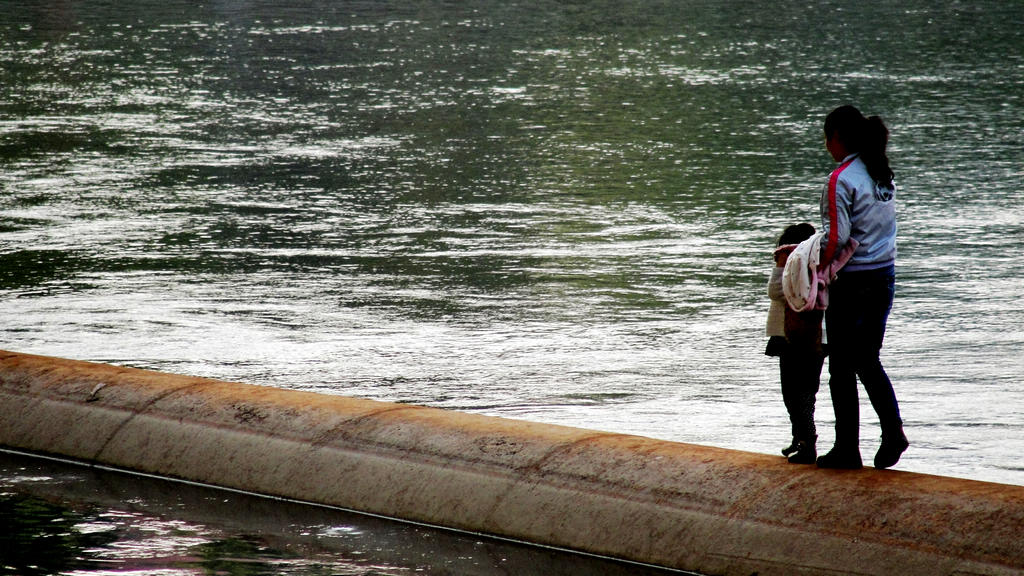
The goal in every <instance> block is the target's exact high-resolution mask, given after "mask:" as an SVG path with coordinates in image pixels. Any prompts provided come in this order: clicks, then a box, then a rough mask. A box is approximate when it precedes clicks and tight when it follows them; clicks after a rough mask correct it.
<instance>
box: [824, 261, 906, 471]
mask: <svg viewBox="0 0 1024 576" xmlns="http://www.w3.org/2000/svg"><path fill="white" fill-rule="evenodd" d="M895 277H896V275H895V269H894V267H892V266H888V267H886V268H881V269H877V270H865V271H856V272H840V274H839V277H838V278H837V279H836V280H835V281H834V282H833V283H832V284H831V286H830V288H829V306H828V309H827V310H826V311H825V327H826V330H827V332H828V346H829V370H828V371H829V382H828V385H829V391H830V393H831V395H832V406H833V408H834V410H835V416H836V444H835V448H834V450H836V451H837V452H846V453H851V452H857V453H859V441H860V408H859V404H858V393H857V378H858V377H859V378H860V382H861V384H863V385H864V389H865V390H866V391H867V393H868V398H869V399H870V400H871V405H872V407H874V409H875V412H876V413H877V414H878V419H879V422H880V423H881V426H882V437H883V439H884V438H887V437H896V435H902V431H903V421H902V419H901V418H900V408H899V403H898V402H897V400H896V394H895V392H894V391H893V389H892V382H890V381H889V376H888V375H887V374H886V373H885V369H884V368H882V363H881V361H880V360H879V357H878V355H879V351H880V350H881V349H882V340H883V338H884V336H885V324H886V321H887V320H888V318H889V311H890V310H891V309H892V301H893V295H894V291H895Z"/></svg>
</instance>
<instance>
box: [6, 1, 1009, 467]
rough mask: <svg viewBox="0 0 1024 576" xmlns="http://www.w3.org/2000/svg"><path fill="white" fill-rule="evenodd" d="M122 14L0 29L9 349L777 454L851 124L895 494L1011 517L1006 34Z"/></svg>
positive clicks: (873, 8)
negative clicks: (867, 126)
mask: <svg viewBox="0 0 1024 576" xmlns="http://www.w3.org/2000/svg"><path fill="white" fill-rule="evenodd" d="M122 4H123V3H112V2H100V1H93V2H85V1H83V2H61V3H54V2H35V1H30V2H17V3H15V2H10V1H3V0H0V64H2V67H0V70H2V72H0V73H2V76H0V163H2V169H0V301H2V312H0V347H2V348H5V349H9V350H16V351H20V352H29V353H39V354H47V355H55V356H64V357H70V358H76V359H83V360H94V361H101V362H111V363H116V364H123V365H128V366H135V367H141V368H153V369H158V370H164V371H169V372H177V373H184V374H193V375H200V376H208V377H213V378H221V379H227V380H237V381H244V382H249V383H255V384H264V385H271V386H279V387H284V388H294V389H302V390H313V391H318V392H324V393H330V394H347V395H356V396H363V397H368V398H375V399H381V400H387V401H397V402H411V403H417V404H426V405H431V406H438V407H443V408H451V409H457V410H465V411H471V412H478V413H484V414H491V415H498V416H504V417H511V418H521V419H527V420H535V421H541V422H554V423H560V424H569V425H574V426H582V427H586V428H593V429H600V430H609V431H616V432H624V433H635V434H641V435H645V436H651V437H657V438H664V439H668V440H676V441H684V442H695V443H701V444H710V445H715V446H722V447H727V448H736V449H742V450H751V451H756V452H764V453H772V454H775V453H777V451H778V450H779V449H780V448H781V447H782V446H785V445H786V444H787V443H788V440H789V437H788V423H787V418H786V415H785V410H784V407H783V405H782V401H781V396H780V393H779V391H778V385H777V366H776V365H775V364H773V362H772V359H770V358H767V357H765V356H764V355H763V354H762V351H763V348H764V343H765V338H764V336H763V324H764V318H765V313H766V311H767V298H766V291H765V284H766V281H767V277H768V273H769V267H770V266H771V263H770V259H769V254H770V252H771V249H772V245H773V241H774V238H775V236H776V235H777V234H778V233H779V232H780V231H781V229H782V227H783V226H784V225H786V224H788V223H791V222H796V221H811V222H817V219H818V216H817V198H818V195H819V193H820V189H821V186H822V185H823V183H824V179H825V177H826V175H827V173H828V171H829V170H830V169H831V167H832V163H831V160H830V158H829V157H828V155H827V153H826V152H825V150H824V146H823V139H822V135H821V122H822V120H823V117H824V114H825V113H827V112H828V110H830V109H831V108H832V107H833V106H835V105H837V104H841V103H845V102H853V103H855V104H857V105H858V106H859V107H860V108H861V109H862V110H864V111H865V112H867V113H878V114H881V115H883V117H885V119H886V121H887V123H888V124H889V127H890V129H891V130H892V141H891V145H890V158H891V159H892V162H893V166H894V168H895V170H896V173H897V178H898V182H899V185H900V194H899V199H898V200H899V203H900V204H899V209H900V238H899V250H900V255H899V262H898V279H897V297H896V304H895V308H894V310H893V315H892V317H891V320H890V328H889V332H888V334H887V340H886V347H885V349H884V350H883V362H884V363H885V364H886V367H887V369H888V370H889V373H890V375H891V376H892V378H893V380H894V383H895V386H896V390H897V394H898V396H899V398H900V400H901V403H902V408H903V415H904V417H905V419H906V421H907V433H908V436H909V437H910V440H911V442H912V447H911V449H910V451H908V452H907V454H906V455H905V456H904V458H903V460H901V462H900V464H899V465H898V468H899V469H903V470H911V471H916V472H925V473H934V474H942V475H949V476H957V477H965V478H973V479H978V480H986V481H994V482H1004V483H1011V484H1024V464H1022V461H1021V458H1020V446H1021V445H1024V393H1022V392H1021V391H1020V386H1019V384H1020V382H1021V380H1022V376H1024V360H1022V358H1024V355H1022V352H1024V328H1022V326H1024V300H1022V299H1021V297H1020V289H1021V286H1022V284H1021V280H1020V278H1021V277H1022V276H1024V265H1022V264H1021V262H1022V261H1021V259H1020V257H1019V255H1018V252H1019V250H1020V248H1021V246H1022V245H1024V224H1022V222H1024V169H1022V166H1024V146H1022V141H1021V135H1022V134H1024V114H1022V113H1021V111H1022V109H1024V101H1022V100H1024V91H1022V90H1021V89H1020V87H1021V86H1022V85H1024V32H1022V26H1020V24H1021V22H1024V7H1022V6H1021V5H1019V4H1018V3H1014V2H1000V1H996V0H990V1H981V2H970V3H966V2H965V3H958V2H949V3H945V4H943V5H942V6H938V7H936V6H934V5H933V3H931V2H926V1H924V0H911V1H909V2H877V3H871V4H872V5H865V6H847V5H845V4H839V3H831V2H823V1H819V0H812V1H810V2H804V3H799V4H798V3H790V4H785V5H782V6H777V7H773V9H772V13H771V14H770V15H769V14H766V13H765V11H764V9H763V7H761V6H758V5H752V4H749V3H741V2H731V1H726V2H716V3H708V2H699V1H695V0H691V1H674V2H655V1H643V2H633V3H628V5H621V3H610V2H589V3H573V2H530V3H529V4H525V3H515V2H493V1H484V2H477V3H473V4H472V5H463V4H462V3H446V2H439V1H426V2H420V3H391V2H326V1H324V2H315V1H304V2H273V1H264V2H237V1H231V2H226V1H225V2H207V3H205V4H203V5H200V6H197V5H195V3H192V2H183V1H177V0H163V1H161V2H149V1H141V0H140V1H137V2H133V3H131V4H130V6H123V5H122ZM862 396H863V395H862ZM862 415H863V417H862V436H863V439H862V451H863V452H864V453H865V454H866V455H868V457H870V455H871V454H873V452H874V449H875V447H876V446H877V438H876V436H877V433H878V429H877V421H876V420H875V418H874V414H873V412H872V411H871V409H870V407H869V406H868V404H867V402H866V400H865V401H864V402H863V408H862ZM817 420H818V425H819V431H820V433H821V439H820V443H821V445H822V446H826V447H827V446H828V445H830V443H831V439H832V430H831V425H832V414H831V405H830V402H829V399H828V393H827V388H825V389H823V391H822V393H821V394H820V395H819V410H818V415H817Z"/></svg>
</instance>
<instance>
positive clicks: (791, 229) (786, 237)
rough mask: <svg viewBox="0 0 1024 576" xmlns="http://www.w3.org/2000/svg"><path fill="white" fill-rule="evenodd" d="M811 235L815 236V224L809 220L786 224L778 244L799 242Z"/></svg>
mask: <svg viewBox="0 0 1024 576" xmlns="http://www.w3.org/2000/svg"><path fill="white" fill-rule="evenodd" d="M811 236H814V226H811V225H810V224H808V223H807V222H802V223H800V224H793V225H790V226H786V229H785V230H783V231H782V236H779V242H778V245H779V246H785V245H787V244H799V243H801V242H803V241H804V240H807V239H808V238H810V237H811Z"/></svg>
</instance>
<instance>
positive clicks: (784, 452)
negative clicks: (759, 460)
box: [782, 436, 800, 456]
mask: <svg viewBox="0 0 1024 576" xmlns="http://www.w3.org/2000/svg"><path fill="white" fill-rule="evenodd" d="M798 444H800V440H799V439H798V438H797V437H796V436H794V437H793V441H792V442H790V443H789V446H787V447H785V448H783V449H782V455H783V456H789V455H790V454H792V453H794V452H796V451H797V450H799V449H800V446H798Z"/></svg>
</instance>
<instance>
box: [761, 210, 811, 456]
mask: <svg viewBox="0 0 1024 576" xmlns="http://www.w3.org/2000/svg"><path fill="white" fill-rule="evenodd" d="M813 235H814V226H812V225H810V224H807V223H804V224H794V225H792V226H788V227H786V229H785V230H784V231H783V232H782V236H780V237H779V240H778V243H777V248H776V250H775V253H774V257H775V268H774V269H773V270H772V275H771V278H770V279H769V280H768V297H769V298H771V308H770V309H769V311H768V322H767V326H766V331H765V333H766V334H767V336H768V347H767V348H766V349H765V352H764V353H765V354H766V355H768V356H778V357H779V376H780V379H781V381H782V401H783V402H784V403H785V404H786V410H787V411H788V412H789V420H790V423H791V425H792V430H793V442H792V443H791V444H790V445H789V446H788V447H787V448H785V449H783V450H782V454H783V456H787V457H788V459H789V461H790V462H791V463H793V464H814V463H815V461H816V459H817V456H818V452H817V448H816V441H817V439H818V436H817V431H816V429H815V427H814V397H815V395H816V394H817V393H818V386H819V382H820V379H821V367H822V364H824V362H825V351H824V347H823V345H822V341H821V334H822V331H821V321H822V316H823V312H822V311H821V310H811V311H807V312H795V311H794V310H793V309H792V308H790V307H789V306H788V305H787V304H786V297H785V296H784V295H783V292H782V270H783V268H784V267H785V265H786V259H787V258H788V257H789V254H790V252H792V251H793V249H794V248H796V245H797V244H799V243H800V242H802V241H804V240H806V239H808V238H810V237H811V236H813Z"/></svg>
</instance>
